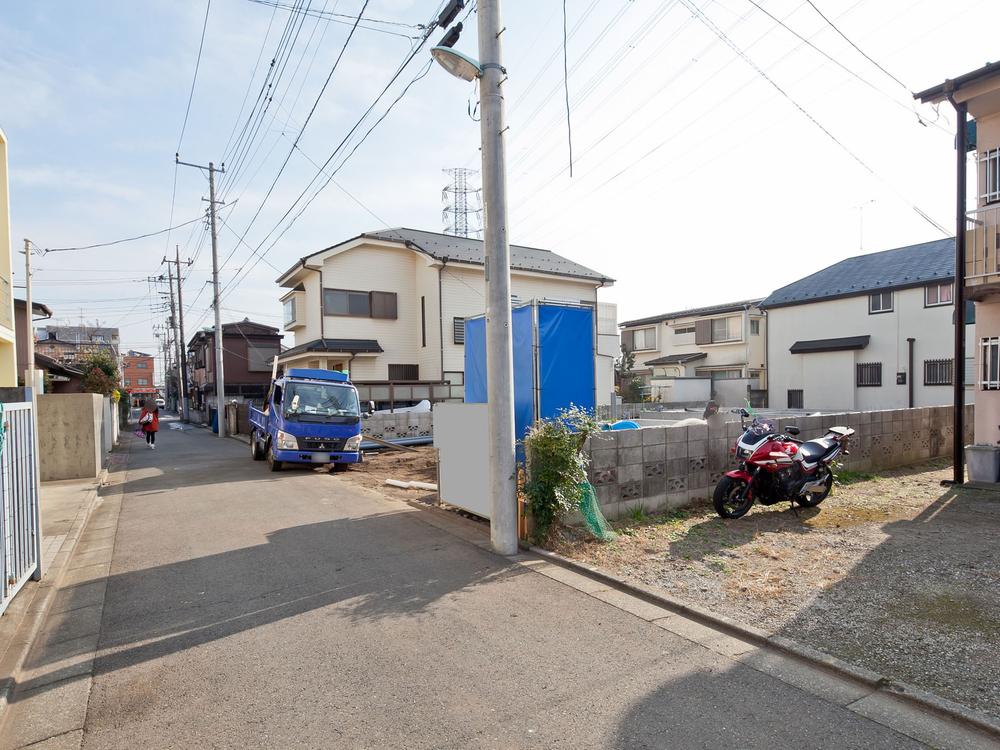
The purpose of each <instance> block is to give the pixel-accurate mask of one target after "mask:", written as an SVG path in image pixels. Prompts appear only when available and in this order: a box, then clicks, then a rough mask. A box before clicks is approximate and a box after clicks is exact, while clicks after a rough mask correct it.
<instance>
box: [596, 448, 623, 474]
mask: <svg viewBox="0 0 1000 750" xmlns="http://www.w3.org/2000/svg"><path fill="white" fill-rule="evenodd" d="M590 457H591V459H590V460H591V464H592V465H593V467H594V471H601V470H602V469H613V468H615V467H616V466H617V465H618V451H617V450H615V449H614V448H600V449H597V450H594V451H591V453H590Z"/></svg>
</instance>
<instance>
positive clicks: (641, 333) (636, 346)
mask: <svg viewBox="0 0 1000 750" xmlns="http://www.w3.org/2000/svg"><path fill="white" fill-rule="evenodd" d="M622 347H624V349H625V350H626V351H629V352H642V351H650V350H654V349H656V328H637V329H635V330H634V331H624V332H622Z"/></svg>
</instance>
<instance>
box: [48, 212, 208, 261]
mask: <svg viewBox="0 0 1000 750" xmlns="http://www.w3.org/2000/svg"><path fill="white" fill-rule="evenodd" d="M202 218H203V217H201V216H199V217H197V218H194V219H191V220H190V221H185V222H183V223H181V224H175V225H174V226H172V227H167V228H166V229H159V230H157V231H155V232H147V233H146V234H139V235H136V236H135V237H125V238H123V239H120V240H112V241H111V242H96V243H94V244H93V245H78V246H76V247H47V248H45V252H46V253H64V252H68V251H70V250H93V249H94V248H95V247H111V246H112V245H121V244H122V243H123V242H135V241H136V240H143V239H146V238H147V237H155V236H156V235H158V234H165V233H167V232H172V231H174V230H175V229H180V228H181V227H186V226H187V225H188V224H193V223H194V222H196V221H201V220H202ZM32 244H34V243H32ZM36 247H37V246H36Z"/></svg>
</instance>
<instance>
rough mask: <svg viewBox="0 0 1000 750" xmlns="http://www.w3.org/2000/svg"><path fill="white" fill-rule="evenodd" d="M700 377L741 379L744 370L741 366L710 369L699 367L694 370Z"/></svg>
mask: <svg viewBox="0 0 1000 750" xmlns="http://www.w3.org/2000/svg"><path fill="white" fill-rule="evenodd" d="M694 374H695V375H697V376H698V377H699V378H711V379H712V380H713V381H714V380H739V379H740V378H742V377H743V370H740V369H739V368H736V369H733V370H708V369H704V368H699V369H696V370H695V371H694Z"/></svg>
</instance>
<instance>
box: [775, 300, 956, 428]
mask: <svg viewBox="0 0 1000 750" xmlns="http://www.w3.org/2000/svg"><path fill="white" fill-rule="evenodd" d="M953 311H954V307H953V306H952V305H942V306H939V307H924V288H923V287H917V288H913V289H902V290H900V289H897V290H894V293H893V311H892V312H889V313H879V314H875V315H869V313H868V295H861V296H857V297H846V298H843V299H837V300H826V301H823V302H812V303H808V304H803V305H792V306H789V307H778V308H773V309H771V310H768V314H767V319H768V330H767V336H768V380H769V389H768V390H769V397H768V404H769V406H770V407H772V408H785V407H786V406H787V398H788V390H790V389H801V390H802V391H803V399H804V401H803V406H804V408H806V409H825V410H830V409H848V410H853V409H858V410H868V409H898V408H904V407H906V406H907V402H908V393H909V391H908V386H907V385H896V373H899V372H906V371H907V369H908V362H907V357H908V353H907V341H906V340H907V338H908V337H912V338H914V339H916V340H915V342H914V351H913V370H914V371H913V373H909V374H908V375H907V377H908V378H912V379H913V393H914V406H938V405H943V404H948V403H951V401H952V389H951V387H950V386H925V385H924V360H928V359H950V358H951V357H952V350H953V348H954V343H953V342H954V338H953V336H954V333H953V332H954V328H953V325H952V313H953ZM970 330H971V329H970ZM865 335H867V336H870V337H871V339H870V341H869V344H868V346H867V347H866V348H864V349H860V350H849V351H845V352H829V353H813V354H791V353H790V352H789V349H790V348H791V346H792V344H794V343H795V342H796V341H810V340H815V339H830V338H842V337H848V336H865ZM972 353H973V348H972V344H971V342H970V344H969V346H968V348H967V355H968V356H971V355H972ZM862 362H881V363H882V385H881V386H878V387H862V388H858V387H856V385H855V365H856V364H857V363H862ZM957 366H958V367H964V366H965V363H964V362H960V363H957ZM970 396H971V394H970Z"/></svg>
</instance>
